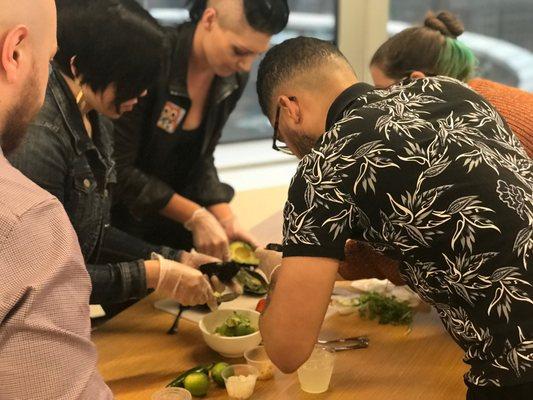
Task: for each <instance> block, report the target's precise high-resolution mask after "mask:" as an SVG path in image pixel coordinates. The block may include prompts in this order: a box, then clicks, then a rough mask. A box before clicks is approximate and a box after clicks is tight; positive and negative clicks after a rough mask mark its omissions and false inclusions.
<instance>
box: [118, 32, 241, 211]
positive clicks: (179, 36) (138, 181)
mask: <svg viewBox="0 0 533 400" xmlns="http://www.w3.org/2000/svg"><path fill="white" fill-rule="evenodd" d="M195 28H196V25H195V24H193V23H190V22H187V23H184V24H182V25H180V26H178V27H177V28H176V27H174V28H167V37H168V56H167V61H168V62H167V65H165V66H164V67H163V68H162V70H163V72H162V74H161V76H160V77H159V79H158V81H157V84H156V86H155V87H154V88H152V89H151V90H150V91H149V94H148V95H147V96H146V97H144V98H142V99H141V100H140V102H139V104H138V105H137V107H136V108H135V109H134V110H133V111H132V112H130V113H127V114H125V115H124V116H123V117H122V118H121V119H120V120H118V121H117V122H116V123H115V160H116V162H117V171H118V186H117V191H116V193H115V200H117V201H118V202H119V203H120V204H119V207H122V206H125V207H127V209H128V210H129V211H130V213H131V214H133V215H134V216H135V217H138V218H140V217H142V216H144V215H147V214H156V213H157V211H159V210H161V209H162V208H164V207H165V206H166V205H167V203H168V201H169V200H170V198H171V197H172V195H173V194H174V193H178V194H180V195H182V196H184V197H187V198H189V199H190V200H192V201H195V202H197V203H198V204H200V205H202V206H210V205H213V204H218V203H224V202H229V201H231V199H232V198H233V196H234V190H233V188H231V187H230V186H229V185H227V184H224V183H222V182H220V180H219V178H218V174H217V170H216V168H215V165H214V157H213V153H214V151H215V147H216V145H217V144H218V142H219V140H220V137H221V135H222V129H223V127H224V124H225V123H226V121H227V120H228V117H229V115H230V114H231V112H232V111H233V109H234V108H235V105H236V104H237V101H238V100H239V98H240V97H241V95H242V93H243V91H244V88H245V86H246V83H247V81H248V74H245V73H238V74H234V75H232V76H230V77H227V78H220V77H216V78H215V81H214V83H213V87H212V90H211V92H210V94H209V99H208V103H207V105H206V114H205V115H206V117H205V121H204V122H203V126H204V127H205V128H204V129H205V131H204V135H203V137H204V139H203V143H202V147H201V153H200V157H199V159H198V160H197V161H196V162H195V163H194V165H192V166H191V171H190V174H189V177H188V182H186V184H185V185H183V183H181V184H179V185H178V184H176V182H173V180H172V176H171V175H170V176H169V173H168V160H172V161H173V162H179V160H174V159H172V154H171V150H170V149H169V146H166V145H165V140H166V139H167V138H168V137H169V135H172V134H173V133H174V131H173V128H172V127H171V128H170V129H166V130H164V129H162V128H160V127H158V122H160V121H161V116H162V112H163V110H165V105H167V104H169V103H170V104H171V105H176V106H177V107H179V112H180V113H181V114H182V115H181V118H180V120H181V121H183V120H184V119H185V117H186V113H187V110H188V109H189V108H190V106H191V100H190V98H189V95H188V92H187V68H188V62H189V53H190V51H191V46H192V41H193V36H194V31H195ZM159 125H161V124H159ZM179 126H180V125H179V124H178V126H177V127H174V129H176V128H177V129H179Z"/></svg>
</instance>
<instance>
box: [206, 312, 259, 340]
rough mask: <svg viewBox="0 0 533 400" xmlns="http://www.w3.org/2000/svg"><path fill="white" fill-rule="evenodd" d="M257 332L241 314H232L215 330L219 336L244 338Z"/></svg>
mask: <svg viewBox="0 0 533 400" xmlns="http://www.w3.org/2000/svg"><path fill="white" fill-rule="evenodd" d="M255 331H257V329H255V328H254V327H252V325H251V322H250V319H249V318H248V317H246V316H244V315H242V314H239V313H237V312H234V313H233V315H232V316H231V317H229V318H228V319H226V322H224V323H223V324H222V325H220V326H219V327H218V328H217V329H215V333H218V334H219V335H220V336H229V337H234V336H245V335H250V334H252V333H254V332H255Z"/></svg>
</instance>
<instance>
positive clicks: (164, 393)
mask: <svg viewBox="0 0 533 400" xmlns="http://www.w3.org/2000/svg"><path fill="white" fill-rule="evenodd" d="M151 400H192V395H191V393H190V392H189V391H188V390H185V389H182V388H174V387H169V388H164V389H162V390H159V391H157V392H155V393H154V394H153V395H152V397H151Z"/></svg>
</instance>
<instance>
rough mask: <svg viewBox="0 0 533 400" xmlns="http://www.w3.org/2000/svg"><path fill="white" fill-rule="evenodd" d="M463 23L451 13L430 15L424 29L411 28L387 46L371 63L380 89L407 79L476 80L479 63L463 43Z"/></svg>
mask: <svg viewBox="0 0 533 400" xmlns="http://www.w3.org/2000/svg"><path fill="white" fill-rule="evenodd" d="M463 32H464V27H463V24H462V23H461V21H460V20H459V19H458V18H457V17H456V16H455V15H453V14H452V13H450V12H448V11H443V12H440V13H439V14H437V15H435V14H433V13H432V12H429V13H428V15H427V16H426V19H425V21H424V25H423V26H415V27H411V28H407V29H405V30H403V31H401V32H400V33H398V34H396V35H394V36H392V37H391V38H390V39H389V40H387V41H386V42H385V43H383V44H382V45H381V46H380V47H379V48H378V50H377V51H376V53H375V54H374V56H373V57H372V61H371V62H370V72H371V74H372V78H373V79H374V84H375V85H376V87H378V88H386V87H389V86H391V85H393V84H394V83H396V82H398V81H400V80H403V79H405V78H408V77H410V78H413V79H416V78H422V77H424V76H435V75H443V76H449V77H451V78H455V79H458V80H460V81H464V82H466V81H468V80H469V79H471V78H473V76H474V73H475V70H476V67H477V60H476V57H475V55H474V53H473V52H472V50H470V49H469V48H468V47H467V46H466V45H465V44H464V43H463V42H461V41H459V40H457V38H458V37H459V36H461V34H462V33H463Z"/></svg>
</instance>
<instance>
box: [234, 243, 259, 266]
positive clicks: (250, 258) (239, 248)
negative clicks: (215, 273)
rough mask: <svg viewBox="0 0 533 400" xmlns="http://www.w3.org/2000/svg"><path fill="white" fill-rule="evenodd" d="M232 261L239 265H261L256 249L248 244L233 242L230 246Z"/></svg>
mask: <svg viewBox="0 0 533 400" xmlns="http://www.w3.org/2000/svg"><path fill="white" fill-rule="evenodd" d="M229 252H230V259H231V260H232V261H235V262H236V263H239V264H246V265H255V266H257V265H259V259H258V258H257V257H256V256H255V252H254V249H253V248H252V246H250V245H249V244H248V243H244V242H233V243H231V244H230V245H229Z"/></svg>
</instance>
